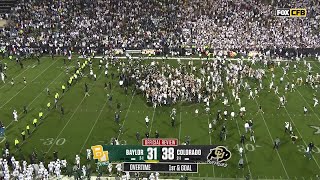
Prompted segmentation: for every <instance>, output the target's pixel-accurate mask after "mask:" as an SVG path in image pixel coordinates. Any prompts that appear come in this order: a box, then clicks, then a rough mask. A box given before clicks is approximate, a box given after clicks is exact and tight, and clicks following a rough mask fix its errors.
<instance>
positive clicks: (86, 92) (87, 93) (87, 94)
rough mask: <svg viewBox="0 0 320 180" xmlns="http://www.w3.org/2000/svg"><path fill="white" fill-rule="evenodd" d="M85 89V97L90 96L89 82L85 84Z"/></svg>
mask: <svg viewBox="0 0 320 180" xmlns="http://www.w3.org/2000/svg"><path fill="white" fill-rule="evenodd" d="M84 91H85V94H84V96H85V97H87V96H90V94H89V88H88V84H87V83H85V84H84Z"/></svg>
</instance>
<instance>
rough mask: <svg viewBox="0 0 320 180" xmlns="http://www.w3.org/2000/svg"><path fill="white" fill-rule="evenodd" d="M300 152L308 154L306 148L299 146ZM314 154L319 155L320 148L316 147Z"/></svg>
mask: <svg viewBox="0 0 320 180" xmlns="http://www.w3.org/2000/svg"><path fill="white" fill-rule="evenodd" d="M297 148H298V151H299V152H302V153H305V152H306V147H304V146H303V145H297ZM312 152H314V153H316V154H319V153H320V148H318V147H317V146H314V147H313V149H312Z"/></svg>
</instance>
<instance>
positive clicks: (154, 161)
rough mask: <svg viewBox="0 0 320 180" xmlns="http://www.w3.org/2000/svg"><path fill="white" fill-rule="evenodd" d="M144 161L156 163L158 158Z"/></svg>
mask: <svg viewBox="0 0 320 180" xmlns="http://www.w3.org/2000/svg"><path fill="white" fill-rule="evenodd" d="M145 162H147V163H158V162H159V160H145Z"/></svg>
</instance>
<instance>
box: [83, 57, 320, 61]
mask: <svg viewBox="0 0 320 180" xmlns="http://www.w3.org/2000/svg"><path fill="white" fill-rule="evenodd" d="M78 58H79V59H83V58H84V57H82V56H79V57H78ZM102 58H103V57H102V56H95V57H94V58H93V59H102ZM117 58H118V59H127V57H124V56H120V57H117ZM131 58H132V59H142V60H163V59H164V60H168V61H170V60H172V59H180V60H188V61H190V60H191V61H194V60H202V61H208V60H209V61H212V60H217V58H208V60H207V58H205V57H204V58H199V57H168V59H166V58H165V57H142V58H140V57H136V56H134V57H131ZM227 60H231V61H238V60H240V59H236V58H227ZM242 60H244V61H249V59H248V58H244V59H242ZM273 61H275V62H278V61H280V62H296V61H293V60H288V59H282V60H280V59H279V60H273ZM306 62H317V61H316V60H314V61H306Z"/></svg>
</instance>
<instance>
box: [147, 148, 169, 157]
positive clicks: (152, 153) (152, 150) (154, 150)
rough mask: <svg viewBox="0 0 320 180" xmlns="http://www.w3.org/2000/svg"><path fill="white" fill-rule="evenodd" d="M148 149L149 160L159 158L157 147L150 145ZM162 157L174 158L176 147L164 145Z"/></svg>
mask: <svg viewBox="0 0 320 180" xmlns="http://www.w3.org/2000/svg"><path fill="white" fill-rule="evenodd" d="M147 151H148V155H147V159H148V160H158V156H157V148H156V147H155V148H152V147H148V148H147ZM161 159H162V160H174V148H172V147H163V148H162V156H161Z"/></svg>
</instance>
